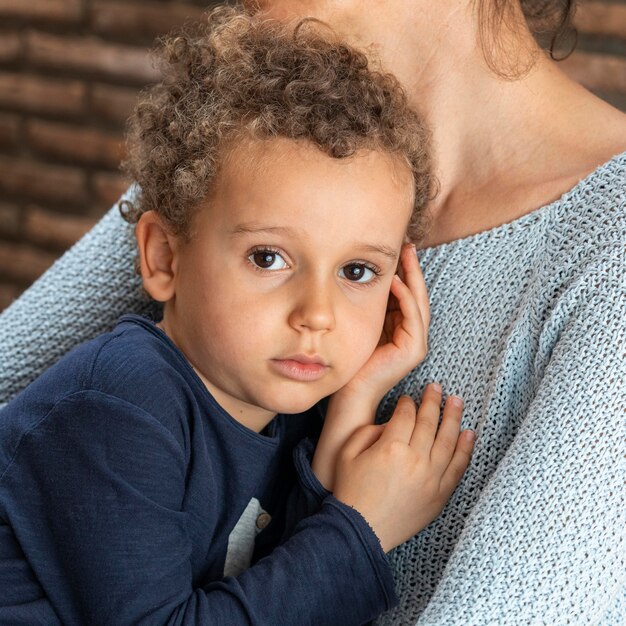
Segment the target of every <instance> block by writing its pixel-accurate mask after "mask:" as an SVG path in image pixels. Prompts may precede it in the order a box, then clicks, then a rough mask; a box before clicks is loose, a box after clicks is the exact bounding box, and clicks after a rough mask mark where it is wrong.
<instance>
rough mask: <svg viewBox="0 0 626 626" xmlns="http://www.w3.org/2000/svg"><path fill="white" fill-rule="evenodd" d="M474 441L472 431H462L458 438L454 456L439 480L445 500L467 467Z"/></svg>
mask: <svg viewBox="0 0 626 626" xmlns="http://www.w3.org/2000/svg"><path fill="white" fill-rule="evenodd" d="M474 439H475V434H474V431H472V430H464V431H463V432H462V433H461V434H460V436H459V439H458V441H457V444H456V448H455V450H454V456H453V457H452V460H451V461H450V464H449V465H448V467H447V468H446V471H445V472H444V474H443V476H442V478H441V483H440V485H441V489H442V491H443V493H444V494H445V497H446V498H449V497H450V496H451V495H452V492H453V491H454V490H455V489H456V486H457V485H458V484H459V482H460V480H461V478H462V477H463V474H464V473H465V470H466V469H467V466H468V465H469V462H470V459H471V457H472V451H473V449H474Z"/></svg>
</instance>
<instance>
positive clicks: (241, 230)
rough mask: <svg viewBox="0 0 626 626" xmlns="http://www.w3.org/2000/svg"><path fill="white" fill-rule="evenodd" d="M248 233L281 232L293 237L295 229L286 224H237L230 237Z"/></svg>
mask: <svg viewBox="0 0 626 626" xmlns="http://www.w3.org/2000/svg"><path fill="white" fill-rule="evenodd" d="M248 233H282V234H283V235H289V236H290V237H294V236H295V235H296V231H295V230H294V229H293V228H289V227H288V226H257V225H255V224H239V225H238V226H235V228H233V231H232V233H231V236H232V237H237V236H238V235H247V234H248Z"/></svg>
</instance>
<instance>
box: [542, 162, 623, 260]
mask: <svg viewBox="0 0 626 626" xmlns="http://www.w3.org/2000/svg"><path fill="white" fill-rule="evenodd" d="M550 217H551V219H550V220H549V222H550V228H548V229H547V235H548V238H549V239H550V240H551V241H552V243H553V244H554V243H556V244H557V245H556V247H555V246H554V245H552V246H551V247H550V248H551V250H552V251H553V252H555V253H560V254H559V256H562V255H564V254H565V255H572V254H574V256H576V257H585V258H588V259H592V258H596V259H597V258H601V257H602V256H605V255H609V256H612V255H615V254H619V253H620V252H621V253H622V254H623V251H624V244H625V242H626V152H622V153H620V154H618V155H616V156H614V157H613V158H612V159H610V160H609V161H607V162H606V163H604V164H603V165H601V166H600V167H598V168H597V169H595V170H594V171H593V172H592V173H591V174H589V175H588V176H586V177H585V178H583V179H582V180H581V181H580V182H579V183H578V184H577V185H576V186H575V187H574V188H573V189H571V191H569V192H568V193H566V194H564V195H563V196H562V198H560V199H559V201H557V202H556V203H554V205H553V210H552V211H551V215H550Z"/></svg>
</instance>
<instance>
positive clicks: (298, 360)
mask: <svg viewBox="0 0 626 626" xmlns="http://www.w3.org/2000/svg"><path fill="white" fill-rule="evenodd" d="M270 363H271V366H272V368H273V369H274V370H275V371H277V372H278V373H279V374H281V375H282V376H284V377H286V378H291V379H292V380H301V381H313V380H319V379H320V378H322V376H324V375H325V374H326V370H327V369H328V365H326V364H325V363H324V362H323V361H322V360H321V359H319V358H317V357H313V358H311V357H307V356H305V355H297V356H293V357H290V358H287V359H271V360H270Z"/></svg>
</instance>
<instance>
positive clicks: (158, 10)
mask: <svg viewBox="0 0 626 626" xmlns="http://www.w3.org/2000/svg"><path fill="white" fill-rule="evenodd" d="M206 4H207V5H208V4H210V2H207V3H206ZM203 13H204V9H202V8H200V7H196V6H193V5H189V4H172V3H168V4H161V3H156V2H151V3H142V4H132V3H128V2H108V1H106V0H95V2H94V3H93V5H92V9H91V26H92V28H93V30H94V31H95V32H97V33H101V34H104V35H112V36H114V37H118V36H126V37H132V38H133V39H134V40H135V41H136V40H137V39H138V38H139V39H142V40H143V41H151V40H152V39H154V37H156V36H157V35H163V34H165V33H167V32H169V31H170V30H171V29H172V28H173V27H174V26H178V25H180V24H183V23H184V22H185V21H187V20H198V19H200V17H201V16H202V14H203Z"/></svg>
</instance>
